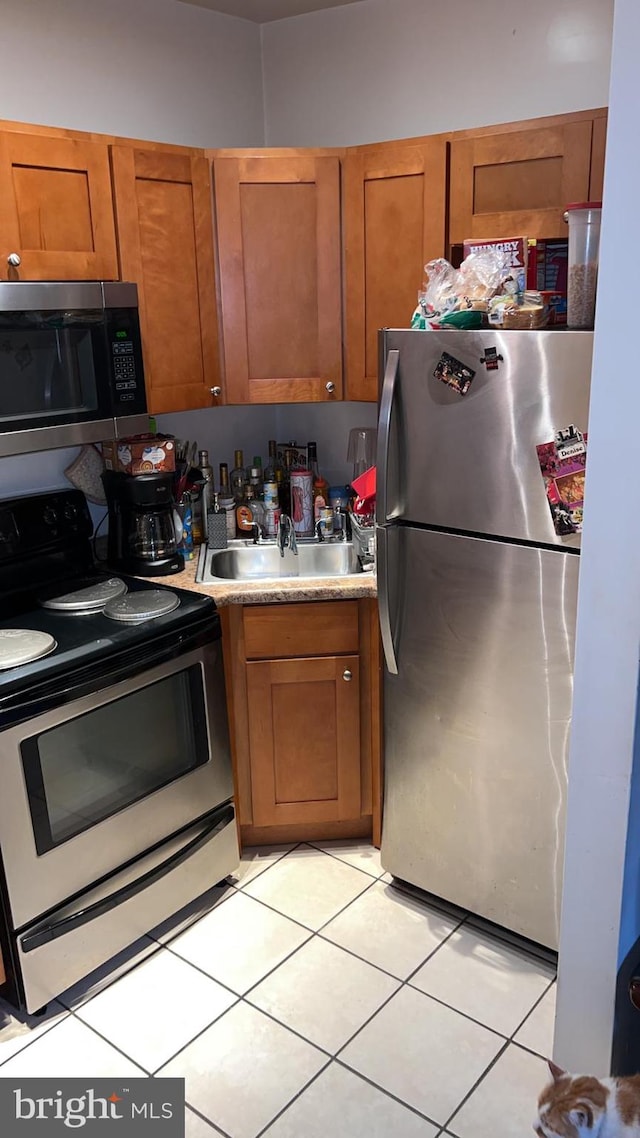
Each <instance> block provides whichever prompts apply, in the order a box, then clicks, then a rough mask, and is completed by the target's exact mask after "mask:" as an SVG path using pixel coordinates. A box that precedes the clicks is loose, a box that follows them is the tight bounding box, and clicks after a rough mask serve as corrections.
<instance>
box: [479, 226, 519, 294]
mask: <svg viewBox="0 0 640 1138" xmlns="http://www.w3.org/2000/svg"><path fill="white" fill-rule="evenodd" d="M528 248H529V244H528V238H526V237H499V238H494V239H492V240H491V241H478V240H475V239H474V238H472V237H468V238H467V240H466V241H465V242H464V243H463V246H462V254H463V257H465V258H466V257H468V256H469V254H470V253H479V252H480V250H482V249H499V250H500V252H504V253H508V254H509V257H510V262H509V263H510V265H511V268H512V270H513V277H514V279H515V280H516V281H517V282H518V294H519V295H520V296H521V297H522V295H523V294H524V291H525V288H526V281H527V252H528Z"/></svg>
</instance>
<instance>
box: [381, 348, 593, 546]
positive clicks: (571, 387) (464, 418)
mask: <svg viewBox="0 0 640 1138" xmlns="http://www.w3.org/2000/svg"><path fill="white" fill-rule="evenodd" d="M381 335H382V336H383V337H384V349H385V358H386V359H388V356H389V353H390V352H392V351H394V350H396V349H397V350H399V368H398V374H397V379H396V382H395V387H394V391H393V401H392V403H393V405H392V408H391V415H390V423H389V430H388V437H389V446H388V452H387V454H386V455H384V454H379V455H378V467H379V470H380V479H381V481H382V482H383V483H385V482H386V485H384V484H383V485H382V487H381V488H380V489H379V494H381V495H382V498H383V501H384V506H385V515H386V518H385V519H383V518H382V517H381V516H380V514H378V521H379V522H383V521H384V520H386V519H387V518H402V519H404V520H406V521H409V522H410V523H416V524H423V525H430V526H444V527H446V528H447V529H456V530H463V531H467V532H471V533H481V534H495V535H497V536H500V537H509V538H517V539H524V540H528V541H534V542H536V543H546V544H554V545H559V546H571V545H578V544H579V536H572V537H568V538H567V537H558V536H557V535H556V533H555V530H554V527H553V524H552V520H551V513H550V510H549V506H548V504H547V498H546V494H545V488H544V484H543V480H542V475H541V473H540V467H539V464H538V458H537V454H536V446H537V445H538V444H540V443H546V442H551V441H552V440H553V439H554V437H555V434H556V432H557V431H558V430H561V429H563V428H565V427H568V426H569V425H571V424H573V425H574V426H576V427H578V429H579V430H581V431H585V430H586V428H587V416H588V408H589V384H590V377H591V356H592V348H593V334H592V333H591V332H567V331H560V330H556V331H551V332H447V333H438V332H418V331H406V330H401V331H387V332H385V333H382V334H381ZM443 354H446V355H447V356H449V357H452V358H453V359H454V360H457V361H459V362H460V363H461V364H464V366H465V367H466V368H468V369H470V370H471V371H473V372H475V375H474V377H473V379H472V381H471V385H470V387H469V389H468V391H467V393H466V395H460V394H459V393H458V391H456V390H454V389H453V388H452V387H450V386H448V385H447V384H446V383H444V382H443V381H442V380H441V379H438V378H436V376H435V375H434V372H435V371H436V369H437V367H438V364H439V361H440V360H442V357H443ZM492 358H495V363H496V364H497V368H496V370H487V362H489V363H491V359H492ZM483 360H484V361H485V362H484V363H483V362H482V361H483ZM389 387H390V384H389V383H388V384H387V388H389ZM383 411H385V405H384V400H383V403H382V406H381V412H383ZM382 417H383V416H382V414H381V423H380V435H381V437H383V438H386V436H387V431H386V424H385V423H383V422H382ZM385 471H386V479H385ZM385 490H386V493H385Z"/></svg>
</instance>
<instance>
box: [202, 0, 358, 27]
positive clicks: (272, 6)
mask: <svg viewBox="0 0 640 1138" xmlns="http://www.w3.org/2000/svg"><path fill="white" fill-rule="evenodd" d="M180 2H181V3H182V4H195V5H196V7H198V8H210V9H211V11H213V12H225V13H226V14H227V15H228V16H241V17H242V18H243V19H244V20H253V21H254V22H255V23H256V24H267V23H269V22H270V21H271V20H284V19H286V18H287V17H288V16H303V15H304V14H305V13H306V12H318V11H320V9H321V8H340V7H342V6H343V5H344V4H355V3H357V2H358V0H180Z"/></svg>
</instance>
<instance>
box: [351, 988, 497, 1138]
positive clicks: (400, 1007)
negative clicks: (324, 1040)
mask: <svg viewBox="0 0 640 1138" xmlns="http://www.w3.org/2000/svg"><path fill="white" fill-rule="evenodd" d="M502 1046H503V1040H502V1039H501V1038H500V1037H499V1036H497V1035H495V1034H494V1033H493V1032H491V1031H488V1030H487V1029H486V1028H484V1027H480V1025H479V1024H476V1023H473V1022H472V1021H471V1020H469V1019H466V1018H465V1017H464V1016H461V1015H459V1014H458V1012H454V1011H451V1010H450V1009H449V1008H446V1007H444V1006H443V1005H442V1004H439V1003H437V1002H436V1001H435V1000H431V999H429V997H428V996H424V995H423V994H422V993H421V992H416V991H415V990H414V989H412V988H408V987H404V988H401V990H400V991H399V992H398V994H397V995H395V996H394V997H393V998H392V999H391V1000H390V1001H389V1003H388V1004H385V1006H384V1007H383V1008H382V1009H381V1011H379V1012H378V1014H377V1015H376V1016H374V1018H373V1019H372V1020H371V1023H369V1024H367V1026H366V1027H364V1028H363V1029H362V1031H361V1032H360V1034H359V1035H357V1036H356V1038H355V1039H354V1040H352V1041H351V1043H349V1044H348V1045H347V1046H346V1047H345V1049H344V1051H342V1052H341V1053H340V1059H341V1060H342V1061H344V1062H345V1063H346V1064H347V1065H348V1066H349V1067H353V1068H355V1070H357V1071H360V1072H361V1073H362V1074H363V1075H364V1076H365V1077H366V1078H368V1079H371V1080H372V1081H373V1082H374V1083H377V1084H378V1085H379V1086H381V1087H384V1089H385V1090H387V1091H389V1092H390V1093H391V1094H393V1095H395V1096H396V1097H397V1098H399V1099H400V1100H401V1101H403V1102H406V1103H408V1104H409V1105H410V1106H412V1107H414V1108H415V1109H416V1110H419V1111H420V1112H421V1113H422V1114H425V1115H426V1116H427V1117H428V1118H430V1119H432V1120H433V1121H434V1122H435V1123H439V1124H441V1125H442V1124H443V1123H445V1122H446V1121H447V1119H448V1118H449V1116H450V1115H451V1114H452V1113H453V1111H454V1110H455V1108H456V1106H457V1105H458V1103H459V1102H460V1101H461V1099H462V1098H463V1097H464V1096H465V1095H466V1094H467V1093H468V1092H469V1091H470V1090H471V1087H472V1086H473V1085H474V1083H475V1082H477V1080H478V1079H479V1077H480V1075H481V1074H482V1072H483V1071H485V1070H486V1068H487V1067H488V1065H489V1063H490V1062H491V1061H492V1059H494V1058H495V1056H496V1055H497V1054H498V1052H499V1050H500V1048H501V1047H502Z"/></svg>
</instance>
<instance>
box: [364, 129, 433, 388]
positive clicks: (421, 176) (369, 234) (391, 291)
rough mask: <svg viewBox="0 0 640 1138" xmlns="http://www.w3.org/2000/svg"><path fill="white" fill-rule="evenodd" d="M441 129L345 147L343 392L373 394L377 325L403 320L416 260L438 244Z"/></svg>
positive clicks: (413, 290)
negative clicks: (404, 139)
mask: <svg viewBox="0 0 640 1138" xmlns="http://www.w3.org/2000/svg"><path fill="white" fill-rule="evenodd" d="M446 173H447V149H446V139H445V137H444V136H442V135H440V136H434V137H433V138H425V139H424V140H423V141H422V142H420V143H419V144H415V145H413V144H412V145H411V146H402V147H399V146H397V145H396V144H393V143H388V144H383V145H381V146H375V147H374V146H372V147H366V148H363V149H361V150H360V149H358V150H353V151H350V152H348V153H347V156H346V159H345V166H344V189H345V194H344V225H345V273H346V278H345V301H346V303H345V311H346V348H347V357H346V358H347V376H346V380H347V397H348V398H349V399H365V400H370V401H373V402H375V401H376V400H377V398H378V329H379V328H406V327H407V326H408V325H409V322H410V320H411V314H412V312H413V310H414V308H415V306H416V304H417V300H418V290H419V289H420V286H421V284H422V282H423V280H424V266H425V265H426V263H427V261H430V260H431V259H432V258H434V257H442V256H444V251H445V196H446Z"/></svg>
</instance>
